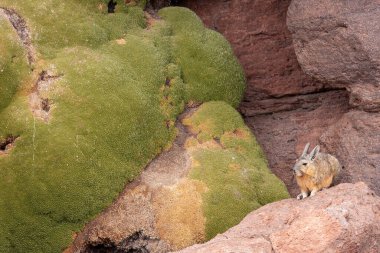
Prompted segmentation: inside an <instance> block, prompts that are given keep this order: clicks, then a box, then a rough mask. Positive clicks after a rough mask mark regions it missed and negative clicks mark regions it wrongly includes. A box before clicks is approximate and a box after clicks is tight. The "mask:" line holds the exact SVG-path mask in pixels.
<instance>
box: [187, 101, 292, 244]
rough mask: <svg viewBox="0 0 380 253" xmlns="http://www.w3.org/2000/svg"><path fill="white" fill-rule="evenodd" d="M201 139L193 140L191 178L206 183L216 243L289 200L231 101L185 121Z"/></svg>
mask: <svg viewBox="0 0 380 253" xmlns="http://www.w3.org/2000/svg"><path fill="white" fill-rule="evenodd" d="M183 122H184V124H185V125H187V126H189V127H190V129H191V131H192V132H193V133H194V134H195V135H196V138H193V139H190V140H188V144H187V147H188V149H189V150H190V153H191V157H192V161H193V162H192V164H193V165H192V170H191V171H190V178H192V179H196V180H200V181H201V182H203V183H204V184H205V185H206V187H207V188H208V191H206V192H205V193H204V203H203V206H204V214H205V217H206V235H207V239H211V238H212V237H214V236H215V235H217V234H218V233H223V232H225V231H226V230H227V229H228V228H230V227H232V226H234V225H236V224H238V223H239V222H240V221H241V220H242V219H243V218H244V216H246V215H247V214H248V213H249V212H251V211H252V210H255V209H257V208H259V207H261V206H263V205H265V204H267V203H270V202H273V201H276V200H280V199H284V198H288V197H289V194H288V192H287V190H286V187H285V185H284V184H283V182H281V181H280V180H279V179H278V178H277V177H276V176H275V175H274V174H272V173H271V172H270V170H269V168H268V165H267V161H266V159H265V157H264V155H263V152H262V150H261V148H260V146H259V145H258V143H257V141H256V140H255V138H254V136H253V135H252V134H251V133H250V131H249V129H248V128H247V127H246V126H245V124H244V121H243V120H242V118H241V116H240V115H239V113H238V112H237V111H236V110H235V109H234V108H233V107H231V106H230V105H228V104H227V103H225V102H208V103H205V104H203V105H202V106H201V107H200V108H199V109H198V110H197V111H196V112H195V113H194V114H193V115H192V116H191V117H189V118H186V119H184V121H183Z"/></svg>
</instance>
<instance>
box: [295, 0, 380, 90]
mask: <svg viewBox="0 0 380 253" xmlns="http://www.w3.org/2000/svg"><path fill="white" fill-rule="evenodd" d="M379 16H380V1H378V0H375V1H373V0H359V1H350V2H347V1H345V0H338V1H328V0H311V1H302V0H293V1H292V3H291V5H290V6H289V9H288V18H287V24H288V28H289V30H290V31H291V33H292V37H293V42H294V48H295V51H296V54H297V59H298V61H299V63H300V65H301V66H302V69H303V70H304V72H305V73H307V74H308V75H310V76H312V77H314V78H316V79H318V80H321V81H323V82H325V83H329V84H334V85H339V84H346V85H351V84H362V85H379V83H380V50H379V48H380V37H379V32H380V19H379Z"/></svg>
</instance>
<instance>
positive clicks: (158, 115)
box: [0, 0, 244, 253]
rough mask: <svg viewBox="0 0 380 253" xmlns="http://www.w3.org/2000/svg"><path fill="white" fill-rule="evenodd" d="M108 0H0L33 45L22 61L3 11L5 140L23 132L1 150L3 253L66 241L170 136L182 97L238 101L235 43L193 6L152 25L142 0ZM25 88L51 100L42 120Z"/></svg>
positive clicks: (1, 127)
mask: <svg viewBox="0 0 380 253" xmlns="http://www.w3.org/2000/svg"><path fill="white" fill-rule="evenodd" d="M106 3H107V1H101V0H99V1H97V0H87V1H80V0H67V1H60V0H44V1H37V0H30V1H13V0H1V1H0V7H6V8H9V9H13V10H14V11H16V12H17V13H18V14H19V15H20V16H21V17H23V18H24V19H25V21H26V24H27V26H28V28H29V30H30V36H31V38H32V43H33V46H34V47H35V48H36V51H37V55H36V59H37V60H36V62H34V63H33V64H32V65H31V66H29V67H28V63H27V57H26V52H24V51H25V50H23V49H22V47H21V46H22V44H21V43H20V41H19V40H18V38H17V34H16V33H15V31H12V29H13V28H12V26H11V25H10V24H9V21H7V20H6V18H3V17H1V18H0V32H1V36H0V42H1V43H0V61H1V62H0V63H1V70H2V71H1V72H0V91H1V93H0V98H1V101H0V139H1V140H4V139H6V138H7V137H9V136H18V138H17V139H16V141H15V142H14V143H13V144H12V145H9V146H7V149H6V150H5V151H0V152H1V153H0V189H1V191H0V252H4V253H6V252H12V253H13V252H59V251H61V250H63V249H64V248H65V247H66V246H67V245H68V243H69V242H70V241H71V239H72V235H73V234H74V232H75V231H78V230H79V229H80V228H81V227H82V226H83V225H84V223H85V222H86V221H88V220H90V219H91V218H93V217H94V216H95V215H96V214H97V213H99V212H100V211H101V210H103V209H104V208H105V207H107V206H108V205H109V204H110V203H111V202H112V200H113V199H114V198H115V197H116V196H117V195H118V193H119V192H120V190H121V189H122V187H123V185H124V184H125V182H127V181H130V180H132V179H133V178H134V177H136V175H138V174H139V172H140V171H141V169H142V168H143V167H144V166H145V165H146V164H147V163H148V162H149V161H150V160H151V159H152V158H153V157H154V156H155V155H156V154H158V153H159V152H160V151H161V150H162V149H163V148H165V147H166V146H167V145H170V143H171V141H172V139H173V136H174V134H175V129H174V126H173V122H174V120H175V118H176V116H177V115H178V113H179V112H180V111H182V109H183V107H184V104H185V103H186V102H188V101H190V100H194V101H200V102H201V101H207V100H215V99H218V100H224V101H226V102H227V103H230V104H231V105H234V106H236V105H237V104H238V102H239V100H240V97H241V94H242V91H243V89H244V77H243V73H242V70H241V68H240V66H239V65H238V63H237V61H236V59H235V57H234V56H233V54H232V50H231V49H230V47H229V45H228V43H227V42H226V41H225V40H224V39H223V38H222V37H221V36H220V35H218V34H216V33H214V32H211V31H209V30H207V29H205V28H204V27H203V25H202V23H201V22H200V20H199V19H198V18H197V17H196V16H195V15H194V14H193V13H192V12H190V11H189V10H186V9H182V8H168V9H165V10H162V11H161V13H160V14H161V15H162V17H163V19H162V20H156V21H155V24H154V25H153V26H152V27H148V24H147V21H146V18H145V17H144V13H143V10H142V8H141V6H139V5H136V6H133V4H131V5H124V4H121V3H119V5H118V6H117V9H116V13H115V14H110V15H109V14H106ZM182 19H183V20H186V22H184V21H181V20H182ZM3 34H4V35H6V36H3ZM46 72H48V73H50V74H49V75H52V76H54V77H55V78H54V79H51V81H46V80H44V79H45V77H44V75H43V73H46ZM41 80H42V81H46V84H47V87H42V88H41V87H36V86H38V85H37V84H38V83H39V81H41ZM39 88H40V89H39ZM36 90H37V91H38V92H37V91H36ZM32 93H35V94H37V96H38V97H39V99H40V100H41V101H45V102H46V101H48V103H49V109H48V110H47V111H48V113H49V120H48V121H46V120H43V119H41V118H40V117H38V115H36V114H33V113H32V109H31V103H32V102H31V94H32ZM44 108H45V109H46V106H45V107H44Z"/></svg>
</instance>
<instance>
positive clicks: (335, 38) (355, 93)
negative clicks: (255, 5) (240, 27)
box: [287, 0, 380, 194]
mask: <svg viewBox="0 0 380 253" xmlns="http://www.w3.org/2000/svg"><path fill="white" fill-rule="evenodd" d="M379 15H380V1H366V0H362V1H355V2H350V3H348V2H347V1H333V2H332V1H325V0H312V1H307V2H306V1H299V0H293V1H292V3H291V5H290V6H289V10H288V19H287V24H288V27H289V29H290V31H291V32H292V36H293V41H294V48H295V51H296V54H297V58H298V61H299V63H300V65H301V66H302V69H303V70H304V72H305V73H307V74H308V75H310V76H312V77H313V78H315V79H318V80H319V81H321V82H324V83H326V84H328V85H329V86H330V87H333V88H342V87H344V88H345V89H346V90H347V91H348V95H349V99H348V104H349V108H350V111H349V112H347V113H346V114H344V115H343V116H342V117H341V118H340V119H339V120H338V121H337V122H335V123H334V124H332V125H331V126H329V127H328V129H327V130H326V131H325V132H324V133H323V134H322V135H320V136H319V142H320V143H321V144H323V145H324V147H325V148H326V149H327V150H328V151H330V152H334V153H335V154H337V155H338V156H339V157H340V158H341V160H342V161H343V164H344V165H345V168H346V170H345V177H346V180H344V181H353V182H356V181H360V180H363V181H365V182H367V183H368V185H369V186H370V187H371V188H372V189H374V190H375V191H376V192H377V193H378V194H379V193H380V186H379V184H378V181H379V179H380V144H379V143H380V125H379V123H380V113H379V112H380V37H379V31H380V20H379V18H378V17H379ZM348 179H349V180H348Z"/></svg>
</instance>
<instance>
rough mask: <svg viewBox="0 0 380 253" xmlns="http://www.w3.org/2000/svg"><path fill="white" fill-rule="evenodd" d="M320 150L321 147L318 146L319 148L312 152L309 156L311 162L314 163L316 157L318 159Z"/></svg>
mask: <svg viewBox="0 0 380 253" xmlns="http://www.w3.org/2000/svg"><path fill="white" fill-rule="evenodd" d="M319 149H320V147H319V145H317V146H315V148H313V150H312V151H311V152H310V155H309V159H310V160H312V161H313V160H314V159H315V157H317V155H318V153H319Z"/></svg>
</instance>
